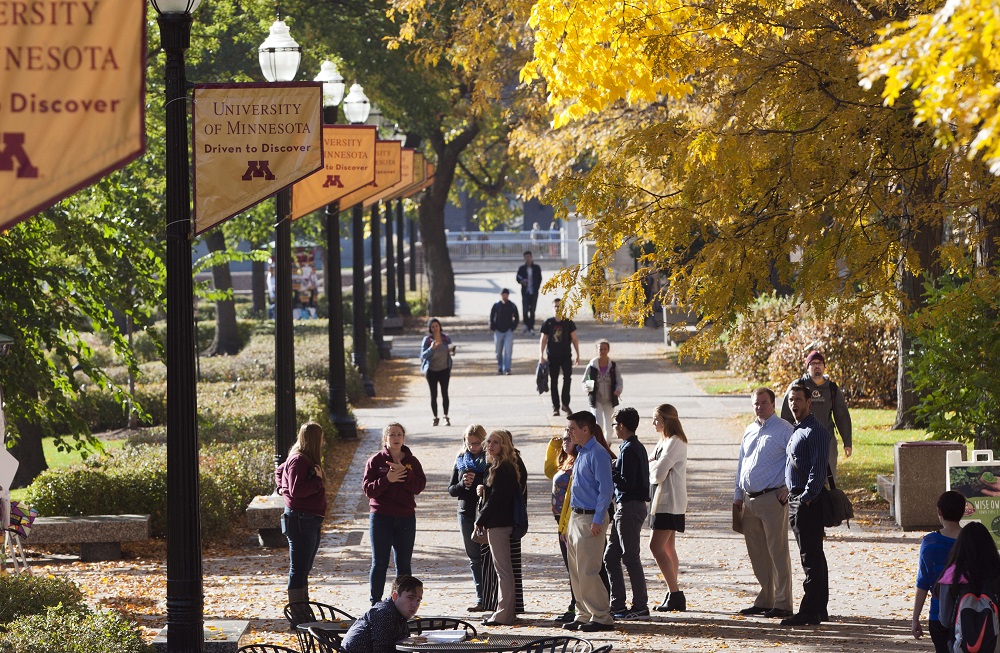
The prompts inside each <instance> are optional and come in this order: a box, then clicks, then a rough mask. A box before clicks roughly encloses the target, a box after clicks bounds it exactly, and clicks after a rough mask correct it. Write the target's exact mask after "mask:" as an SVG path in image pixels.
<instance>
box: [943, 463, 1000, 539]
mask: <svg viewBox="0 0 1000 653" xmlns="http://www.w3.org/2000/svg"><path fill="white" fill-rule="evenodd" d="M947 461H948V489H949V490H955V491H956V492H958V493H959V494H961V495H962V496H964V497H965V502H966V503H965V517H964V518H963V519H962V521H961V523H962V525H963V526H964V525H965V524H967V523H969V522H971V521H978V522H981V523H982V525H983V526H985V527H986V529H987V530H988V531H989V532H990V534H991V535H992V536H993V541H994V542H995V543H996V544H997V545H998V546H1000V460H993V452H992V451H990V450H988V449H987V450H976V451H973V452H972V453H971V454H970V456H969V460H967V461H965V460H962V452H961V451H949V452H948V457H947Z"/></svg>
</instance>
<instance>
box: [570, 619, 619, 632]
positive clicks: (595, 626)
mask: <svg viewBox="0 0 1000 653" xmlns="http://www.w3.org/2000/svg"><path fill="white" fill-rule="evenodd" d="M614 629H615V625H614V624H602V623H601V622H600V621H590V622H588V623H585V624H583V625H582V626H580V627H579V628H577V630H579V631H580V632H581V633H599V632H603V631H606V630H614Z"/></svg>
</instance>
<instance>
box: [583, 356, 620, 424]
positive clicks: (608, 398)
mask: <svg viewBox="0 0 1000 653" xmlns="http://www.w3.org/2000/svg"><path fill="white" fill-rule="evenodd" d="M596 349H597V356H596V357H595V358H591V359H590V362H589V363H588V364H587V369H586V370H584V372H583V389H584V390H585V391H586V392H587V399H588V401H590V410H591V411H592V412H593V413H594V416H595V417H597V424H598V425H599V426H600V427H601V428H602V429H603V430H604V433H605V434H606V435H608V436H610V435H611V432H612V430H613V429H612V419H611V416H612V415H613V414H614V410H615V406H617V405H618V398H619V397H620V396H621V394H622V390H623V389H624V385H623V383H622V375H621V373H620V372H619V371H618V364H617V363H615V362H614V361H613V360H611V358H610V357H609V356H608V353H609V352H610V351H611V343H610V342H608V340H607V339H606V338H601V339H600V340H598V341H597V345H596Z"/></svg>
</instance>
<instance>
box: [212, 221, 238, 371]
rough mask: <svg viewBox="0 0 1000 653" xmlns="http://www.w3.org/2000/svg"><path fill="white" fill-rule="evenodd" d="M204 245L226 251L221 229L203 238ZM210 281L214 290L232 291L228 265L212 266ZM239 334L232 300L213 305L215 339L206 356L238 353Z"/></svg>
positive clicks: (231, 277) (214, 230)
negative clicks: (213, 285)
mask: <svg viewBox="0 0 1000 653" xmlns="http://www.w3.org/2000/svg"><path fill="white" fill-rule="evenodd" d="M205 244H206V245H207V246H208V251H210V252H221V251H225V249H226V237H225V236H224V235H223V233H222V230H221V229H213V230H211V231H209V232H208V235H206V236H205ZM212 280H213V281H214V282H215V289H216V290H223V291H225V290H228V291H232V289H233V275H232V274H231V273H230V271H229V263H223V264H222V265H215V266H212ZM240 344H241V343H240V332H239V329H237V328H236V304H235V303H234V302H233V300H232V299H224V300H220V301H217V302H216V303H215V338H214V339H213V340H212V344H211V345H209V347H208V349H206V350H205V354H206V355H207V356H228V355H232V354H236V353H238V352H239V351H240Z"/></svg>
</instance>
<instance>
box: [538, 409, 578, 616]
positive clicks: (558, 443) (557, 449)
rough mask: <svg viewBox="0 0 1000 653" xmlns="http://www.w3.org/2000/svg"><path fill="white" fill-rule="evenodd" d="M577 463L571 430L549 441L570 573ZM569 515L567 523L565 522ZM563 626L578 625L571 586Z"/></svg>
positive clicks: (548, 470)
mask: <svg viewBox="0 0 1000 653" xmlns="http://www.w3.org/2000/svg"><path fill="white" fill-rule="evenodd" d="M574 461H576V445H575V444H573V437H572V436H571V435H570V432H569V427H568V426H567V427H566V429H565V430H563V433H562V435H561V436H560V435H557V436H556V437H554V438H552V439H551V440H549V446H548V449H547V450H546V451H545V476H547V477H548V478H550V479H551V480H552V516H553V517H555V520H556V525H557V526H556V539H557V540H558V541H559V552H560V553H561V554H562V559H563V565H565V567H566V572H567V573H569V561H568V559H567V557H566V538H565V535H566V527H567V526H568V523H569V490H570V484H571V482H572V477H573V463H574ZM564 515H565V519H564ZM555 620H556V621H557V622H559V623H569V622H571V621H576V597H575V596H574V595H573V585H572V584H570V586H569V608H568V609H567V610H566V612H564V613H563V614H561V615H559V616H558V617H556V619H555Z"/></svg>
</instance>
